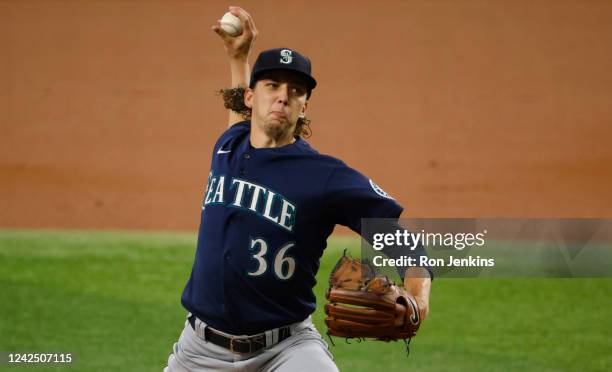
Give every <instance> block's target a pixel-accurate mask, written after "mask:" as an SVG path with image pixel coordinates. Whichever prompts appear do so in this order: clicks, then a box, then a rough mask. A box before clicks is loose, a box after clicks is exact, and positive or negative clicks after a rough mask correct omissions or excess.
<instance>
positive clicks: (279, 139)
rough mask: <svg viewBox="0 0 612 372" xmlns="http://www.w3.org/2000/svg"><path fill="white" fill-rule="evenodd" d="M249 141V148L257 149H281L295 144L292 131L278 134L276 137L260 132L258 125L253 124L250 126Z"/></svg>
mask: <svg viewBox="0 0 612 372" xmlns="http://www.w3.org/2000/svg"><path fill="white" fill-rule="evenodd" d="M250 140H251V146H253V147H255V148H257V149H259V148H266V147H281V146H286V145H290V144H292V143H294V142H295V138H294V137H293V130H292V131H287V132H283V133H279V134H278V135H271V134H269V133H266V132H265V131H262V130H261V129H260V128H259V126H258V125H253V124H251V135H250Z"/></svg>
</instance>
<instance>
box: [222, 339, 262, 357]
mask: <svg viewBox="0 0 612 372" xmlns="http://www.w3.org/2000/svg"><path fill="white" fill-rule="evenodd" d="M264 347H266V344H265V340H264V336H253V337H249V338H235V337H232V338H230V339H229V350H230V351H231V352H233V353H240V354H251V353H255V352H258V351H259V350H261V349H263V348H264Z"/></svg>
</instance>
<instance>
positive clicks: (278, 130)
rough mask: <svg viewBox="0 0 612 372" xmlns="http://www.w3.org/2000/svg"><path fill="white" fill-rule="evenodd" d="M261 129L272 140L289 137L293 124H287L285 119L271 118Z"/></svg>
mask: <svg viewBox="0 0 612 372" xmlns="http://www.w3.org/2000/svg"><path fill="white" fill-rule="evenodd" d="M263 129H264V131H265V133H266V134H267V135H268V136H269V137H271V138H274V139H277V140H278V139H280V138H283V137H286V136H289V135H291V134H289V133H293V131H294V130H295V124H293V125H292V124H291V123H289V121H288V120H287V119H286V118H272V119H267V120H265V121H264V125H263Z"/></svg>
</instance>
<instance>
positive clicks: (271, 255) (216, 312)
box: [182, 121, 402, 335]
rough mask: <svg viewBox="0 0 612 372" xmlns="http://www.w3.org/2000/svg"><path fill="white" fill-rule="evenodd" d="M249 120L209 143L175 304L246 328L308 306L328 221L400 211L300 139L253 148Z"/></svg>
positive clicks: (357, 224) (273, 323) (292, 318)
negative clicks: (192, 251) (189, 255)
mask: <svg viewBox="0 0 612 372" xmlns="http://www.w3.org/2000/svg"><path fill="white" fill-rule="evenodd" d="M250 125H251V124H250V121H244V122H241V123H237V124H234V125H233V126H231V127H230V128H229V129H228V130H226V131H225V132H224V133H223V134H222V135H221V137H220V138H219V140H218V141H217V143H216V144H215V146H214V149H213V154H212V165H211V170H210V174H209V177H208V183H207V186H206V189H205V192H204V197H203V203H202V214H201V223H200V229H199V236H198V243H197V250H196V255H195V260H194V264H193V268H192V272H191V276H190V278H189V280H188V282H187V285H186V287H185V290H184V291H183V295H182V303H183V306H184V307H185V308H186V309H187V310H188V311H190V312H191V313H193V314H195V315H197V316H198V317H199V318H201V319H202V320H204V321H205V322H206V323H208V324H209V325H210V326H211V327H213V328H216V329H218V330H221V331H224V332H227V333H231V334H237V335H240V334H255V333H260V332H263V331H265V330H268V329H272V328H276V327H280V326H283V325H287V324H290V323H295V322H299V321H302V320H303V319H305V318H306V317H308V315H310V314H311V313H312V312H313V311H314V310H315V301H316V299H315V295H314V293H313V291H312V289H313V287H314V286H315V284H316V280H315V275H316V273H317V271H318V269H319V260H320V257H321V255H322V254H323V250H324V249H325V247H326V245H327V243H326V240H327V238H328V237H329V235H330V234H331V233H332V231H333V229H334V226H335V225H336V224H341V225H344V226H348V227H349V228H351V229H352V230H354V231H355V232H357V233H360V231H361V219H362V218H398V217H399V216H400V214H401V212H402V207H401V206H400V205H399V204H398V203H396V201H395V200H393V199H392V198H391V197H390V196H389V195H387V194H386V193H385V192H384V191H382V189H380V187H378V186H376V184H375V183H373V182H372V181H371V180H370V179H368V178H367V177H365V176H364V175H362V174H361V173H359V172H357V171H356V170H354V169H352V168H350V167H349V166H347V165H346V164H345V163H343V162H342V161H340V160H338V159H336V158H334V157H331V156H327V155H322V154H319V153H318V152H317V151H315V150H314V149H313V148H312V147H310V145H309V144H308V143H307V142H306V141H305V140H303V139H301V138H297V139H296V141H295V142H294V143H292V144H289V145H286V146H282V147H278V148H254V147H252V146H251V144H250V140H249V134H250Z"/></svg>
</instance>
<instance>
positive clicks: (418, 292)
mask: <svg viewBox="0 0 612 372" xmlns="http://www.w3.org/2000/svg"><path fill="white" fill-rule="evenodd" d="M404 287H406V290H407V291H408V292H410V293H411V294H412V295H413V296H414V298H415V299H416V301H417V305H419V313H420V314H419V315H420V316H421V321H423V320H425V318H426V317H427V314H428V313H429V293H430V291H431V277H430V276H429V272H428V271H427V270H426V269H424V268H422V267H411V268H409V269H408V270H406V276H405V277H404Z"/></svg>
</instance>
